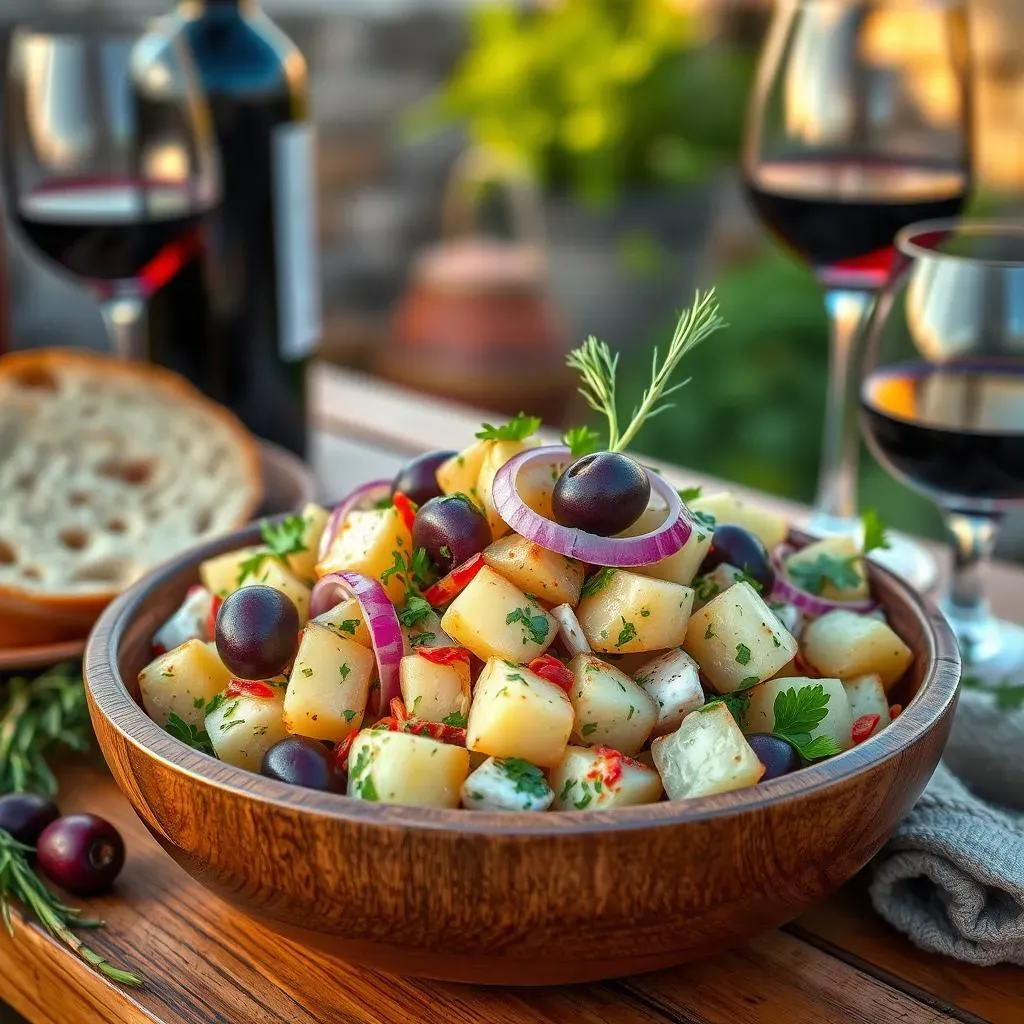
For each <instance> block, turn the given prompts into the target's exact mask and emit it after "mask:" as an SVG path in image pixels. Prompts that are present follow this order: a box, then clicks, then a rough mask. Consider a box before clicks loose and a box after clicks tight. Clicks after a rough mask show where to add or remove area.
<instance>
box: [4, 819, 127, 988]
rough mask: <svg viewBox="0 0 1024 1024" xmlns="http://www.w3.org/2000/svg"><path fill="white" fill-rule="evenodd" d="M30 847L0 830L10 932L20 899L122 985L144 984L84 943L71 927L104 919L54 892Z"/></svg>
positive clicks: (96, 923)
mask: <svg viewBox="0 0 1024 1024" xmlns="http://www.w3.org/2000/svg"><path fill="white" fill-rule="evenodd" d="M31 852H32V848H31V847H30V846H23V845H22V844H21V843H19V842H16V841H15V840H14V839H13V838H12V837H11V835H10V834H9V833H8V832H5V831H4V830H3V829H0V917H2V918H3V922H4V927H5V928H6V929H7V934H8V935H10V936H11V938H12V939H13V938H14V922H13V920H12V917H11V901H12V900H17V901H18V902H19V903H20V904H21V905H22V906H23V907H24V908H25V909H26V910H27V911H30V912H31V913H32V914H34V915H35V917H36V918H37V919H38V920H39V923H40V924H42V926H43V927H44V928H45V929H46V930H47V931H48V932H49V933H50V934H51V935H52V936H53V937H54V938H55V939H57V940H58V941H59V942H63V943H64V945H65V946H67V947H68V948H69V949H70V950H72V952H74V953H76V954H77V955H78V956H80V957H81V958H82V959H83V960H84V961H85V962H86V963H87V964H89V965H90V966H91V967H94V968H95V969H96V970H98V971H100V972H101V973H102V974H104V975H106V976H107V977H108V978H110V979H111V981H116V982H118V983H119V984H121V985H142V984H143V979H142V978H140V977H138V975H135V974H132V973H131V972H130V971H122V970H121V969H120V968H117V967H114V966H113V965H112V964H109V963H108V962H107V961H106V960H104V959H103V957H101V956H100V955H99V953H96V952H95V951H93V950H91V949H90V948H89V947H88V946H87V945H85V943H84V942H82V940H81V939H80V938H79V937H78V936H77V935H75V933H74V932H73V931H72V930H71V929H72V928H99V927H101V926H102V924H103V922H102V921H94V920H90V919H89V918H83V917H81V916H80V915H81V913H82V912H81V911H80V910H78V909H77V908H75V907H69V906H66V905H65V904H64V903H61V901H60V900H59V899H58V898H57V897H56V896H55V895H54V894H53V893H52V892H50V890H49V889H47V888H46V886H45V885H43V883H42V882H41V881H39V878H38V877H37V876H36V873H35V872H34V871H33V870H32V868H31V866H30V865H29V862H28V855H29V854H30V853H31Z"/></svg>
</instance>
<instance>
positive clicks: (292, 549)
mask: <svg viewBox="0 0 1024 1024" xmlns="http://www.w3.org/2000/svg"><path fill="white" fill-rule="evenodd" d="M305 533H306V520H305V518H303V517H302V516H300V515H294V516H285V517H284V519H282V520H281V522H279V523H271V522H270V521H269V520H266V519H264V520H263V522H261V523H260V536H261V537H262V538H263V543H264V544H266V546H267V550H266V551H257V552H255V554H253V555H252V556H250V557H249V558H247V559H245V561H243V562H241V563H240V564H239V566H238V585H239V586H241V585H242V584H243V583H244V582H245V580H247V579H248V578H249V577H250V576H255V575H256V573H258V572H259V570H260V568H261V567H262V565H263V563H264V562H265V561H266V560H267V559H268V558H275V559H277V561H279V562H281V563H282V564H287V562H288V557H289V556H290V555H297V554H299V553H300V552H302V551H306V550H308V549H307V548H306V544H305Z"/></svg>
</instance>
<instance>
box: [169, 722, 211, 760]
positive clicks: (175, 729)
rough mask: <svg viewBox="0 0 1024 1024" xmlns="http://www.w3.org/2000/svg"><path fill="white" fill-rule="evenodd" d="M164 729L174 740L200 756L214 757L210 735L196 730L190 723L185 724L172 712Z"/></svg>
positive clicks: (203, 730) (201, 730)
mask: <svg viewBox="0 0 1024 1024" xmlns="http://www.w3.org/2000/svg"><path fill="white" fill-rule="evenodd" d="M164 728H165V729H166V730H167V731H168V732H169V733H170V734H171V735H172V736H173V737H174V738H175V739H176V740H181V742H182V743H185V744H187V745H188V746H190V747H192V749H193V750H198V751H199V752H200V753H201V754H209V755H210V757H215V756H216V755H215V754H214V752H213V744H212V743H211V742H210V734H209V733H208V732H207V731H206V730H205V729H197V728H196V727H195V726H194V725H192V723H191V722H186V721H185V720H184V719H183V718H181V717H180V716H179V715H176V714H175V713H174V712H173V711H172V712H171V716H170V718H168V719H167V725H166V726H164Z"/></svg>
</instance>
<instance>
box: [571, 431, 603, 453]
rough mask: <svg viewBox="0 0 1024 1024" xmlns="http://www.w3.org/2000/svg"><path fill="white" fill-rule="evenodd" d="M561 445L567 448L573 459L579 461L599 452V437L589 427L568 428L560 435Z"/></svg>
mask: <svg viewBox="0 0 1024 1024" xmlns="http://www.w3.org/2000/svg"><path fill="white" fill-rule="evenodd" d="M562 444H564V445H566V446H568V448H569V451H570V452H572V457H573V458H574V459H581V458H583V456H584V455H593V454H594V452H597V451H600V450H601V435H600V434H599V433H598V432H597V431H596V430H591V429H590V427H570V428H569V429H568V430H567V431H566V432H565V433H564V434H563V435H562Z"/></svg>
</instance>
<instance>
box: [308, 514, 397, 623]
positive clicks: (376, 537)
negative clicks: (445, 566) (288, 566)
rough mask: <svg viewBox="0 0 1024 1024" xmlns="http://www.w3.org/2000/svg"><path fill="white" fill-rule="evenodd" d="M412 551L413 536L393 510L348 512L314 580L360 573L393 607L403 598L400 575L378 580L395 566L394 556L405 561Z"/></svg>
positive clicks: (393, 574)
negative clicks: (379, 587)
mask: <svg viewBox="0 0 1024 1024" xmlns="http://www.w3.org/2000/svg"><path fill="white" fill-rule="evenodd" d="M411 551H412V534H411V533H410V532H409V528H408V527H407V526H406V525H405V523H404V522H403V520H402V517H401V516H400V515H399V514H398V511H397V509H395V508H393V507H392V508H381V509H374V510H372V511H370V512H350V513H349V515H348V517H347V518H346V520H345V523H344V525H343V526H342V528H341V530H339V531H338V535H337V536H336V537H335V538H334V543H333V544H332V545H331V546H330V549H329V550H328V551H327V554H326V555H325V556H324V559H323V561H321V562H320V563H319V564H318V565H317V567H316V574H317V576H326V575H327V574H328V573H330V572H341V571H343V570H348V571H350V572H361V573H363V575H365V576H373V577H374V578H375V579H379V580H381V583H382V584H383V585H384V590H385V591H386V592H387V595H388V597H389V598H391V600H392V601H393V602H394V603H395V604H399V603H400V602H401V601H402V600H403V599H404V598H405V581H404V579H403V577H402V574H401V573H397V572H396V573H392V574H391V575H390V576H389V577H388V579H387V580H383V579H381V577H382V576H383V575H384V574H385V573H386V572H387V571H388V570H389V569H390V568H392V567H393V566H394V564H395V557H396V555H401V556H402V557H403V558H407V557H408V556H409V553H410V552H411Z"/></svg>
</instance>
